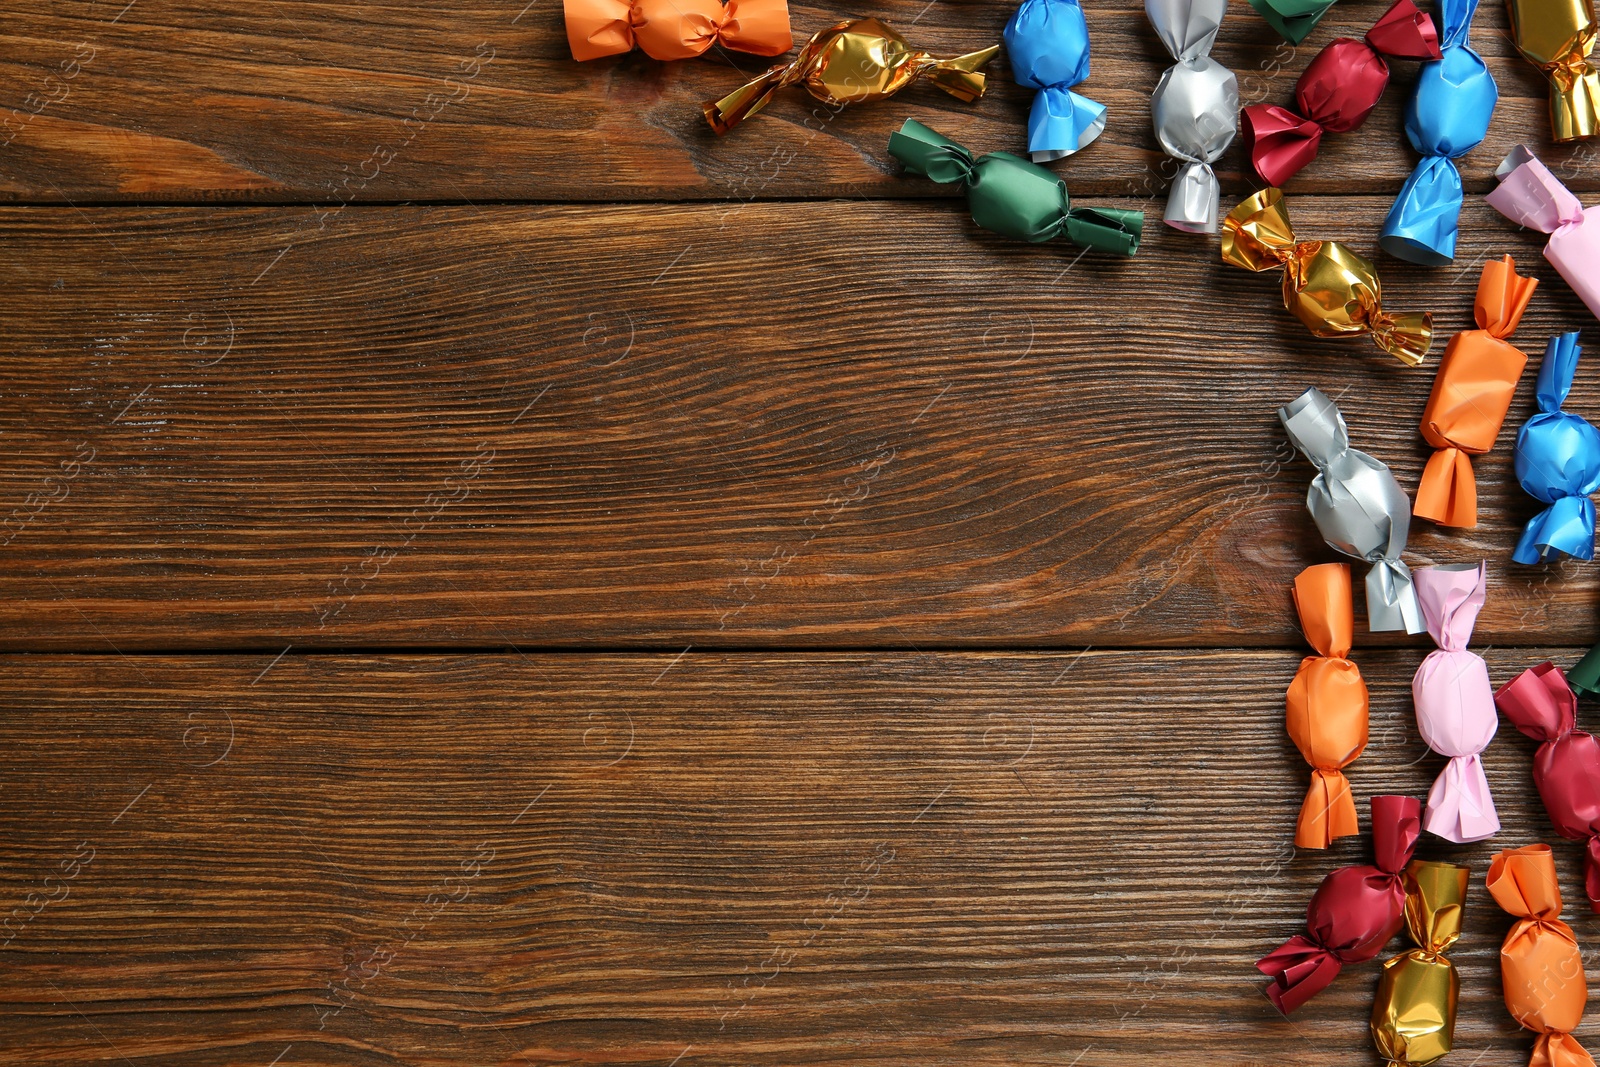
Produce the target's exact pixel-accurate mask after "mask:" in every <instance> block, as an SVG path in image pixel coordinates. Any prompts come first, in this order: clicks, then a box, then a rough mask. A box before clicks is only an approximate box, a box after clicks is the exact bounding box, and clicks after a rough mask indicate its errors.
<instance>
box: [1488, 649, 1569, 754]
mask: <svg viewBox="0 0 1600 1067" xmlns="http://www.w3.org/2000/svg"><path fill="white" fill-rule="evenodd" d="M1494 706H1495V707H1497V708H1499V709H1500V714H1502V715H1504V716H1505V717H1506V719H1507V721H1509V722H1510V723H1511V725H1512V726H1515V727H1516V728H1517V731H1518V732H1519V733H1521V734H1523V735H1524V736H1526V737H1531V738H1533V739H1534V740H1535V741H1539V742H1541V743H1549V742H1551V741H1557V740H1560V739H1561V738H1563V737H1566V736H1567V735H1568V734H1570V733H1572V731H1573V730H1574V729H1576V728H1577V719H1578V698H1577V697H1575V696H1573V694H1572V688H1571V687H1570V686H1569V685H1568V684H1567V679H1566V677H1565V676H1564V675H1563V674H1562V673H1561V668H1559V667H1557V666H1556V665H1555V664H1554V663H1551V662H1550V661H1549V660H1546V661H1545V662H1543V663H1541V664H1539V665H1538V666H1537V667H1529V668H1528V669H1527V670H1525V671H1523V672H1522V673H1521V674H1519V675H1517V676H1516V677H1515V678H1513V679H1511V681H1509V682H1507V683H1506V684H1505V685H1502V686H1501V687H1500V688H1499V689H1497V690H1495V694H1494Z"/></svg>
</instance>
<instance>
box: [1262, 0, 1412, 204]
mask: <svg viewBox="0 0 1600 1067" xmlns="http://www.w3.org/2000/svg"><path fill="white" fill-rule="evenodd" d="M1386 55H1387V56H1398V57H1402V58H1405V59H1438V58H1439V34H1438V31H1437V30H1435V29H1434V26H1433V20H1432V19H1431V18H1429V17H1428V16H1427V15H1425V14H1423V13H1422V12H1421V11H1418V10H1417V6H1416V5H1415V4H1413V3H1412V2H1411V0H1398V2H1397V3H1396V4H1395V5H1394V6H1393V7H1391V8H1390V9H1389V10H1388V11H1387V12H1386V13H1385V14H1384V16H1383V18H1381V19H1379V20H1378V23H1377V25H1375V26H1373V27H1372V29H1370V30H1368V31H1367V36H1366V39H1365V40H1362V41H1358V40H1356V39H1355V38H1353V37H1340V38H1338V39H1336V40H1333V41H1330V42H1329V43H1328V45H1327V47H1325V48H1324V49H1323V50H1322V51H1320V52H1318V53H1317V54H1316V57H1315V58H1314V59H1312V60H1311V62H1310V63H1309V64H1307V65H1306V69H1305V72H1304V73H1303V74H1301V75H1300V80H1299V81H1298V82H1296V83H1295V87H1294V98H1295V104H1296V106H1297V107H1298V108H1299V113H1298V114H1297V113H1296V112H1294V111H1291V110H1290V109H1289V108H1286V107H1279V106H1278V105H1277V104H1254V105H1252V106H1250V107H1247V108H1245V109H1244V113H1243V114H1242V115H1241V116H1240V121H1239V133H1240V134H1241V136H1243V138H1244V144H1245V151H1246V154H1248V155H1249V157H1250V164H1251V166H1253V167H1254V168H1255V171H1256V173H1257V174H1258V175H1260V177H1261V180H1262V181H1264V182H1266V183H1267V184H1268V185H1277V186H1281V185H1282V184H1283V183H1284V182H1286V181H1288V180H1289V179H1290V178H1292V177H1293V176H1294V175H1295V174H1296V173H1298V172H1299V171H1300V168H1302V167H1304V166H1305V165H1306V164H1307V163H1310V162H1311V161H1312V160H1313V159H1315V158H1316V155H1317V148H1318V146H1320V145H1321V143H1322V135H1323V134H1324V133H1348V132H1349V131H1351V130H1353V129H1355V128H1356V127H1357V126H1360V125H1361V124H1362V123H1363V122H1365V121H1367V116H1368V115H1370V114H1371V113H1372V109H1373V108H1375V107H1377V106H1378V98H1379V97H1381V96H1382V95H1383V90H1384V88H1385V87H1386V86H1387V85H1388V84H1389V64H1387V63H1385V62H1384V61H1383V57H1384V56H1386Z"/></svg>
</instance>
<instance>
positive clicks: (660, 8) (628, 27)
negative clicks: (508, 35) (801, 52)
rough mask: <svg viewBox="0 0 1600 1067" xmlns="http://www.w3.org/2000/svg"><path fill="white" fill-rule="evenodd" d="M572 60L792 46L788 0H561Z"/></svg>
mask: <svg viewBox="0 0 1600 1067" xmlns="http://www.w3.org/2000/svg"><path fill="white" fill-rule="evenodd" d="M564 7H565V13H566V22H567V44H568V45H570V46H571V48H572V58H573V59H577V60H586V59H600V58H602V57H604V56H616V55H621V54H622V53H624V52H631V51H633V49H634V48H635V47H637V48H639V49H641V50H643V52H644V54H645V55H647V56H649V57H650V58H651V59H692V58H694V57H695V56H698V55H703V54H704V53H705V52H706V51H707V50H708V49H710V48H711V46H712V45H718V44H720V45H722V46H723V47H725V48H731V49H733V50H734V51H736V52H749V53H751V54H752V55H758V56H781V55H783V54H784V53H785V52H787V51H788V50H789V49H790V48H792V47H794V37H793V36H792V35H791V34H790V32H789V5H788V2H787V0H728V3H727V5H726V6H724V5H723V3H722V0H566V3H565V5H564Z"/></svg>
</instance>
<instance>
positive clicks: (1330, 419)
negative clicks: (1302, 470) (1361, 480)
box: [1278, 385, 1350, 470]
mask: <svg viewBox="0 0 1600 1067" xmlns="http://www.w3.org/2000/svg"><path fill="white" fill-rule="evenodd" d="M1278 421H1279V422H1281V423H1283V432H1284V433H1285V434H1287V435H1288V437H1289V443H1290V444H1292V445H1294V447H1295V448H1297V449H1299V450H1300V452H1301V453H1302V454H1304V455H1305V457H1306V458H1307V459H1309V460H1310V461H1311V462H1312V463H1313V464H1314V465H1315V466H1316V468H1317V469H1318V470H1322V469H1324V468H1325V467H1327V465H1328V463H1329V462H1330V461H1331V460H1332V459H1333V457H1334V456H1337V455H1338V454H1339V453H1341V452H1343V451H1345V450H1346V449H1348V448H1349V447H1350V431H1349V429H1348V428H1346V426H1345V424H1344V415H1343V414H1342V413H1341V412H1340V411H1339V407H1338V405H1337V404H1335V403H1334V402H1333V401H1332V400H1330V399H1328V394H1326V393H1324V392H1323V391H1322V390H1321V389H1318V388H1317V387H1316V386H1314V385H1313V386H1312V387H1311V388H1309V389H1307V390H1306V391H1305V392H1303V393H1301V394H1300V395H1299V396H1297V397H1295V398H1294V399H1293V400H1291V401H1289V402H1288V403H1287V404H1285V405H1283V406H1282V407H1281V408H1279V409H1278Z"/></svg>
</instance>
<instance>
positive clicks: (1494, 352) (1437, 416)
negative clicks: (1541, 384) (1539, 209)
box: [1411, 256, 1539, 526]
mask: <svg viewBox="0 0 1600 1067" xmlns="http://www.w3.org/2000/svg"><path fill="white" fill-rule="evenodd" d="M1538 284H1539V282H1538V279H1536V278H1524V277H1523V276H1522V275H1520V274H1518V273H1517V270H1516V263H1515V262H1513V261H1512V259H1511V257H1510V256H1506V257H1504V258H1503V259H1496V260H1490V261H1489V262H1488V263H1485V264H1484V265H1483V276H1482V277H1481V278H1479V279H1478V296H1477V299H1476V300H1475V301H1474V302H1473V317H1474V318H1476V320H1477V322H1478V328H1477V329H1476V330H1463V331H1461V332H1460V333H1458V334H1456V335H1455V336H1454V337H1452V338H1450V344H1449V346H1448V347H1446V348H1445V350H1444V358H1443V359H1442V360H1440V361H1439V373H1438V375H1437V376H1436V377H1435V378H1434V379H1433V392H1432V393H1430V394H1429V395H1428V406H1427V407H1426V408H1425V409H1423V412H1422V436H1423V438H1424V439H1425V440H1426V441H1427V442H1428V444H1430V445H1432V446H1433V447H1434V448H1436V449H1438V451H1437V452H1435V453H1434V454H1433V456H1432V457H1431V458H1429V460H1428V466H1427V467H1426V468H1425V469H1424V470H1423V472H1422V481H1421V482H1420V483H1419V484H1418V485H1417V501H1416V504H1415V505H1414V506H1413V507H1412V509H1411V513H1412V514H1413V515H1420V516H1421V517H1422V518H1424V519H1431V520H1432V521H1434V522H1436V523H1438V524H1439V525H1441V526H1476V525H1477V524H1478V483H1477V480H1476V479H1475V478H1474V477H1473V474H1472V460H1471V459H1470V458H1469V457H1471V456H1481V455H1482V454H1483V453H1485V452H1487V451H1489V449H1491V448H1493V447H1494V440H1495V438H1496V437H1497V436H1499V434H1500V425H1501V423H1503V422H1504V421H1505V418H1506V411H1507V410H1508V409H1509V408H1510V407H1511V397H1512V394H1513V393H1515V392H1516V390H1517V381H1518V379H1520V378H1521V377H1522V369H1523V367H1524V366H1526V365H1527V362H1528V357H1527V356H1526V355H1524V354H1523V353H1522V351H1521V350H1519V349H1517V348H1515V347H1513V346H1512V345H1511V344H1510V342H1509V341H1508V340H1507V338H1509V337H1510V336H1511V334H1512V332H1513V331H1514V330H1516V328H1517V323H1518V322H1520V321H1521V319H1522V312H1523V311H1524V310H1525V309H1526V308H1527V306H1528V300H1529V299H1530V298H1531V297H1532V296H1533V290H1534V289H1535V287H1537V286H1538Z"/></svg>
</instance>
